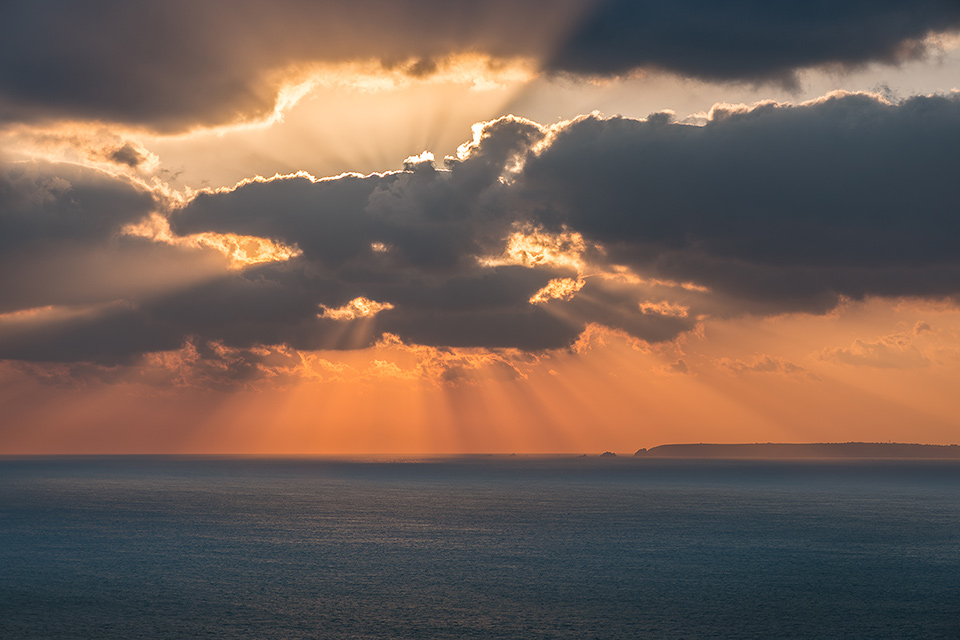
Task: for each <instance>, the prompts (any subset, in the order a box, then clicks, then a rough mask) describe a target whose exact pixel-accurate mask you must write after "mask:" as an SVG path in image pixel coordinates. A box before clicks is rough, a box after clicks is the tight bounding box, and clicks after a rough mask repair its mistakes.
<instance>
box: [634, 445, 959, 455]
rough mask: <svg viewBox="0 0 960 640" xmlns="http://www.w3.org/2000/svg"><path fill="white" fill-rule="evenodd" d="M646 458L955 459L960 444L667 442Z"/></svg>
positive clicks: (647, 452) (647, 451)
mask: <svg viewBox="0 0 960 640" xmlns="http://www.w3.org/2000/svg"><path fill="white" fill-rule="evenodd" d="M635 455H637V456H641V457H646V458H780V459H784V458H905V459H917V458H921V459H922V458H926V459H931V458H941V459H942V458H955V459H960V446H957V445H955V444H951V445H937V444H901V443H890V442H817V443H810V444H788V443H770V442H768V443H766V444H759V443H758V444H663V445H660V446H659V447H653V448H651V449H640V450H639V451H637V453H636V454H635Z"/></svg>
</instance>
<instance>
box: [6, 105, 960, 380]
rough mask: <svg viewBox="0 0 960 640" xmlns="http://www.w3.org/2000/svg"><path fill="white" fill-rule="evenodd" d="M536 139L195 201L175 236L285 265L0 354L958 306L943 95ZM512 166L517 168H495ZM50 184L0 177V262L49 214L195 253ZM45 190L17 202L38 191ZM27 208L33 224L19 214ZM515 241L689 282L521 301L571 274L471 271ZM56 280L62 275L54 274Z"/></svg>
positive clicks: (590, 284)
mask: <svg viewBox="0 0 960 640" xmlns="http://www.w3.org/2000/svg"><path fill="white" fill-rule="evenodd" d="M544 136H545V133H544V131H543V130H542V129H541V128H539V127H538V126H536V125H534V124H532V123H529V122H525V121H521V120H516V119H511V118H503V119H500V120H498V121H495V122H493V123H491V124H488V125H487V127H486V129H485V132H484V136H483V138H482V140H481V143H480V145H479V147H477V148H475V149H474V150H473V152H472V153H471V154H470V155H469V156H468V157H467V158H466V159H465V160H462V161H450V162H448V165H447V167H446V168H445V169H442V170H441V169H437V168H435V167H434V166H432V165H431V164H429V163H420V164H415V165H410V166H408V168H407V170H405V171H403V172H398V173H390V174H383V175H376V174H374V175H371V176H366V177H360V176H344V177H340V178H335V179H327V180H321V181H317V182H314V181H311V180H308V179H306V178H285V179H275V180H272V181H267V182H253V183H249V184H246V185H243V186H240V187H238V188H236V189H235V190H232V191H228V192H219V193H213V192H211V193H202V194H200V195H198V196H197V197H196V198H195V199H194V200H193V201H191V202H190V203H189V204H188V205H187V206H185V207H183V208H182V209H177V210H174V211H172V212H171V213H170V221H171V225H172V228H173V230H174V231H175V232H176V233H179V234H183V235H188V234H192V233H198V232H219V233H236V234H242V235H256V236H262V237H267V238H271V239H273V240H275V241H280V242H284V243H287V244H291V245H292V244H296V245H297V246H299V247H300V249H301V250H302V251H303V253H302V255H301V256H299V257H297V258H294V259H292V260H289V261H287V262H282V263H271V264H264V265H260V266H257V267H250V268H247V269H245V270H243V271H240V272H230V273H226V274H225V273H223V272H222V271H221V272H220V273H219V275H216V276H215V277H214V276H211V277H208V278H205V279H202V280H201V281H198V282H193V283H186V284H184V285H182V286H177V287H168V288H167V289H165V290H159V289H155V288H154V289H151V288H148V289H145V290H142V291H136V290H133V291H132V292H130V291H128V292H126V293H124V292H123V291H124V290H123V289H122V288H121V289H116V288H114V289H110V288H109V287H106V289H107V290H109V291H113V292H114V294H113V295H119V296H120V298H121V300H120V301H119V302H117V301H116V300H114V301H113V302H112V303H111V304H106V306H103V307H102V309H101V310H100V311H98V312H96V313H89V314H84V315H81V316H77V317H70V318H61V319H59V320H56V321H53V320H51V321H49V322H45V323H39V322H38V323H20V324H18V325H16V326H12V327H11V326H7V327H6V328H0V357H3V358H14V359H23V360H76V361H83V360H95V361H100V362H126V361H133V360H135V359H136V358H137V357H138V356H139V355H140V354H142V353H145V352H150V351H158V350H166V349H174V348H177V347H178V346H180V345H181V344H183V343H184V341H186V340H187V339H191V340H193V341H194V343H195V344H204V343H206V342H209V341H219V342H222V343H224V344H226V345H228V346H233V347H240V348H245V347H252V346H255V345H258V344H286V345H289V346H291V347H295V348H298V349H318V348H331V349H353V348H360V347H364V346H368V345H369V344H371V343H372V342H373V341H375V340H376V339H377V338H378V336H380V335H381V334H382V333H383V332H390V333H394V334H396V335H398V336H399V337H400V338H401V339H403V340H405V341H407V342H412V343H418V344H427V345H435V346H439V347H454V346H459V347H489V348H498V347H516V348H520V349H525V350H540V349H547V348H557V347H563V346H565V345H569V344H570V343H571V342H572V341H573V340H575V339H576V337H577V336H578V335H579V333H580V332H581V331H582V330H583V328H584V327H585V326H586V324H587V323H590V322H595V323H600V324H603V325H606V326H609V327H612V328H616V329H619V330H622V331H625V332H626V333H628V334H630V335H632V336H635V337H637V338H641V339H644V340H649V341H652V342H656V341H663V340H670V339H672V338H674V337H676V336H677V335H679V334H680V333H681V332H683V331H685V330H688V329H690V328H691V327H692V325H693V322H694V319H695V318H696V317H697V315H698V314H709V315H714V316H726V317H730V316H736V315H739V314H743V313H754V314H781V313H786V312H793V311H804V312H813V313H817V312H824V311H826V310H829V309H831V308H833V307H834V306H835V305H836V304H837V302H838V301H839V300H840V299H841V296H847V297H852V298H861V297H864V296H891V297H893V296H924V297H934V298H940V297H949V296H956V295H957V294H960V251H958V248H960V247H958V242H960V211H958V209H957V202H958V201H960V199H958V196H960V193H958V190H960V187H958V186H957V181H956V170H957V168H958V167H960V148H958V147H957V145H956V144H955V141H956V140H958V139H960V97H957V96H949V97H917V98H912V99H910V100H907V101H905V102H904V103H902V104H899V105H891V104H887V103H885V102H882V101H879V100H877V99H875V98H872V97H869V96H865V95H846V96H835V97H831V98H828V99H824V100H821V101H819V102H816V103H810V104H807V105H802V106H776V105H766V106H759V107H756V108H753V109H750V110H745V111H737V110H731V111H720V110H718V111H717V112H716V113H715V114H714V117H713V119H712V120H711V121H710V122H708V123H707V124H706V125H705V126H702V127H695V126H690V125H682V124H675V123H669V122H667V121H666V120H665V119H664V118H662V117H655V118H651V119H650V120H649V121H637V120H629V119H623V118H613V119H607V120H604V119H599V118H596V117H585V118H582V119H580V120H577V121H574V122H571V123H569V124H567V125H565V126H563V127H561V128H560V129H559V130H558V131H556V132H555V134H554V135H553V137H552V138H550V139H549V140H547V143H546V144H544V145H543V146H542V148H541V149H540V150H539V151H537V152H536V153H534V152H533V151H531V149H532V148H533V147H534V146H535V145H537V144H538V143H543V142H544ZM518 158H519V159H521V160H524V163H523V168H522V170H520V171H519V172H511V171H510V170H509V169H508V168H509V167H513V166H514V165H515V163H516V161H517V159H518ZM18 170H19V169H18ZM61 171H62V172H63V175H66V176H68V177H70V178H71V179H72V180H73V183H71V184H70V188H67V187H65V186H64V184H60V183H57V182H56V180H57V179H61V180H64V183H65V182H66V180H65V179H64V178H62V177H59V176H58V175H57V173H58V172H61ZM70 171H74V170H72V169H71V170H69V171H67V170H65V169H64V168H62V167H55V166H48V167H45V168H41V170H39V172H38V173H37V175H36V176H33V177H32V178H30V179H25V178H24V177H23V176H24V175H26V174H24V173H23V172H22V171H21V172H20V173H19V174H16V171H14V172H13V173H11V172H10V171H8V172H7V174H6V175H7V176H8V177H7V178H6V179H5V181H3V182H0V186H2V188H3V189H5V192H4V193H5V195H6V197H5V198H4V199H3V201H2V203H3V204H2V205H0V227H2V228H3V229H4V230H5V231H6V233H5V234H4V236H3V237H4V241H5V244H4V245H3V247H2V249H3V253H0V259H3V260H6V261H7V262H6V264H7V265H11V266H15V265H16V264H18V263H17V261H16V260H18V259H24V258H25V257H26V256H29V255H31V254H33V253H39V254H40V255H48V256H50V257H51V258H53V257H55V254H56V248H57V247H59V246H61V243H62V242H65V240H63V239H62V238H60V236H61V235H62V230H61V227H60V224H61V223H62V224H70V225H74V227H72V231H71V234H70V235H71V238H73V239H72V240H70V241H71V242H72V243H74V245H77V246H89V247H103V246H105V245H107V244H110V243H112V246H114V247H115V251H116V252H124V251H133V250H134V249H136V248H137V247H141V248H142V249H143V251H144V255H145V256H147V257H145V258H144V259H145V260H148V261H154V262H155V263H156V264H162V265H164V266H163V268H167V266H169V264H171V263H176V262H177V261H178V259H181V258H180V257H181V256H182V260H186V261H189V260H194V261H197V264H200V263H201V261H200V258H198V257H197V254H198V252H199V250H188V249H176V248H173V247H160V246H158V245H152V244H147V241H146V240H144V239H141V238H118V237H117V235H116V234H117V232H118V231H119V229H120V227H121V226H122V225H123V224H125V223H126V222H129V221H131V220H135V219H138V218H139V217H141V216H142V215H143V214H144V213H145V212H146V211H149V210H150V209H151V208H152V207H153V206H157V205H153V204H151V203H152V200H150V198H149V196H148V195H147V194H144V193H142V192H139V191H138V190H137V189H135V188H134V187H131V186H124V185H122V184H120V183H119V182H118V183H116V184H113V183H111V182H110V179H108V178H107V177H104V176H100V175H99V174H96V175H97V176H99V177H96V178H93V177H90V176H86V177H85V176H82V175H76V174H70ZM13 174H16V175H17V176H19V178H16V176H15V178H16V179H14V178H10V177H9V176H10V175H13ZM54 183H55V184H58V187H57V188H56V189H54V188H51V187H47V188H46V190H45V191H43V190H41V195H42V197H38V196H37V193H36V192H37V189H38V186H37V185H41V186H42V185H49V184H54ZM31 198H32V199H31ZM31 202H33V203H34V204H33V205H31V204H30V203H31ZM9 203H16V204H14V205H10V204H9ZM31 206H33V207H35V209H31V208H30V207H31ZM34 210H35V211H36V212H38V213H42V215H37V216H35V220H34V221H33V222H30V223H27V222H25V220H27V219H33V217H31V215H30V212H31V211H34ZM44 220H46V221H44ZM535 227H540V228H542V229H543V230H545V231H548V232H549V231H552V232H562V231H564V230H566V231H576V232H579V233H581V234H583V236H584V237H585V238H586V240H587V241H588V244H590V243H594V242H596V243H600V244H601V245H602V246H603V247H604V248H605V249H606V252H605V253H603V252H600V251H598V250H591V251H589V252H588V256H587V257H588V259H589V261H590V263H591V264H590V266H589V267H588V269H587V271H588V273H592V272H597V271H602V270H610V269H612V267H613V265H617V264H620V265H628V266H630V267H631V268H632V269H633V270H635V271H636V272H637V273H638V274H640V275H641V276H643V277H645V278H656V279H661V280H673V281H677V282H685V281H692V282H695V283H697V284H700V285H704V286H706V287H708V288H709V290H710V292H709V293H702V292H697V291H688V290H683V289H680V288H663V287H661V288H655V287H651V286H648V285H647V286H645V285H639V286H638V285H633V284H630V283H628V282H623V281H617V280H613V279H603V278H601V277H599V276H591V277H588V278H587V279H586V284H585V285H584V287H583V288H582V289H581V290H580V291H579V292H578V293H577V294H576V295H575V296H574V297H573V298H572V299H570V300H565V301H564V300H551V301H549V302H548V303H546V304H544V305H532V304H530V303H529V299H530V297H531V296H533V295H534V294H535V293H536V292H537V291H538V290H539V289H540V288H541V287H543V286H545V285H546V284H547V282H548V281H549V280H550V279H553V278H558V277H574V276H575V275H576V274H575V272H574V271H573V270H571V269H570V268H564V267H560V266H548V265H541V266H538V267H536V268H528V267H526V266H522V265H503V266H499V267H491V266H483V265H482V264H481V262H480V260H479V259H480V258H483V257H487V256H497V255H500V254H501V253H502V251H503V248H504V241H505V238H506V237H507V236H508V235H509V234H510V233H512V232H513V231H515V230H517V229H520V228H535ZM58 238H59V239H58ZM138 243H139V244H138ZM372 245H373V246H372ZM381 245H382V247H381ZM51 247H53V249H51ZM148 248H151V250H152V251H154V252H155V253H151V252H150V251H148V250H147V249H148ZM382 248H385V249H386V250H385V251H384V250H378V249H382ZM44 252H46V253H44ZM168 254H171V255H168ZM158 269H160V267H158ZM63 272H64V273H65V274H66V275H65V276H64V277H65V278H66V281H67V282H68V283H69V282H70V279H69V265H65V266H64V270H63ZM11 274H12V275H11ZM101 277H106V276H105V275H103V276H101ZM49 280H50V278H49V277H37V276H35V275H33V274H32V273H30V272H29V270H27V271H22V272H20V273H19V274H18V273H17V272H15V271H10V272H5V273H4V277H3V278H2V279H0V285H2V286H3V287H4V294H3V299H4V302H5V305H6V306H5V308H6V309H8V310H15V309H18V308H25V307H28V306H42V305H49V304H68V303H69V304H83V303H84V302H86V303H101V304H105V303H106V302H108V301H109V296H107V295H106V294H105V293H104V292H103V291H98V292H88V293H83V292H84V291H85V290H84V289H83V288H82V287H71V286H65V285H63V283H52V282H49ZM88 286H89V284H88ZM94 289H96V288H95V287H94ZM117 291H120V293H119V294H117V293H116V292H117ZM68 293H70V294H72V295H73V297H72V298H70V299H69V300H65V299H64V296H66V295H68ZM45 296H46V297H45ZM58 296H59V297H58ZM84 296H86V298H85V297H84ZM97 296H99V297H97ZM360 296H363V297H366V298H369V299H372V300H375V301H378V302H384V303H390V304H392V305H393V307H394V308H392V309H386V310H383V311H381V312H380V313H379V314H377V315H376V316H375V317H372V318H363V319H358V320H354V321H350V322H344V321H337V320H333V319H330V318H324V317H320V316H318V313H319V312H320V310H321V307H320V305H323V306H325V307H327V308H337V307H339V306H341V305H344V304H345V303H347V302H349V301H350V300H353V299H354V298H357V297H360ZM659 302H669V303H672V304H674V305H679V306H677V307H674V309H680V307H681V306H682V307H689V314H687V315H686V316H684V315H683V314H682V313H669V312H668V313H664V314H662V315H661V314H657V313H655V312H654V313H651V312H649V310H648V313H643V312H642V310H641V307H640V305H641V303H659ZM668 311H669V310H668Z"/></svg>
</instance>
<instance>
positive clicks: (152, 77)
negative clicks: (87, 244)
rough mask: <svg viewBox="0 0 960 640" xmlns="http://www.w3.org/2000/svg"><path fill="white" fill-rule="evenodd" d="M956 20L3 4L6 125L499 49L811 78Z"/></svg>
mask: <svg viewBox="0 0 960 640" xmlns="http://www.w3.org/2000/svg"><path fill="white" fill-rule="evenodd" d="M958 26H960V8H958V7H957V5H956V3H955V2H951V1H950V0H922V1H918V2H912V3H909V5H908V4H905V3H903V2H900V1H894V0H875V1H873V2H867V1H865V0H848V1H846V2H834V3H819V4H812V3H809V2H800V1H799V0H796V1H793V2H788V3H769V2H761V1H760V0H752V1H747V2H736V3H718V2H712V1H707V0H685V1H680V2H670V3H664V2H653V1H652V0H651V1H645V2H644V1H637V0H601V1H599V2H597V1H594V0H562V1H560V2H557V1H555V0H528V1H527V2H523V3H515V2H506V1H505V0H486V1H484V2H467V1H465V0H442V1H441V0H421V1H418V2H414V3H398V2H390V1H388V0H357V1H355V2H351V3H343V2H333V1H332V0H325V1H312V2H307V1H305V0H276V1H273V2H269V3H267V2H263V1H262V0H237V1H235V2H231V3H230V5H229V7H227V6H225V5H223V4H220V3H196V2H189V1H187V0H164V1H162V2H161V1H159V0H153V1H151V2H145V3H144V2H140V3H133V4H131V3H129V2H122V1H120V0H104V1H102V2H99V3H98V4H97V9H96V10H90V9H89V8H88V7H85V6H80V5H78V4H76V3H74V2H68V1H67V0H48V1H47V2H43V3H14V4H11V3H4V4H3V5H2V7H0V56H2V57H3V59H5V60H16V61H17V64H8V65H4V66H3V68H2V69H0V122H43V121H51V120H72V121H77V120H84V121H106V122H115V123H125V124H129V125H136V126H146V127H149V128H152V129H155V130H159V131H168V132H169V131H184V130H189V129H191V128H194V127H197V126H217V125H222V124H227V123H237V122H251V121H256V120H262V119H266V118H269V117H271V116H272V115H274V114H275V112H276V110H277V109H278V108H281V109H282V107H283V106H284V105H289V104H290V103H292V102H295V101H296V99H297V97H298V96H301V95H302V93H303V92H304V91H308V90H309V88H310V87H311V86H313V85H314V84H315V83H316V82H318V81H319V80H318V79H317V78H322V76H320V75H317V74H316V73H314V71H316V70H317V69H322V70H323V71H324V72H325V74H324V76H323V77H329V76H330V75H331V69H335V68H336V65H348V66H349V65H356V64H360V63H363V64H369V63H370V62H371V61H372V62H373V63H374V66H375V67H376V66H379V68H380V69H382V70H383V71H384V72H390V73H396V72H397V71H399V72H401V73H403V74H405V75H406V76H407V77H410V78H413V79H416V78H427V79H429V78H430V77H431V76H432V75H434V74H437V73H443V72H444V69H445V66H444V61H445V60H448V59H450V57H451V56H457V55H461V54H468V53H469V54H476V55H480V56H486V57H487V59H488V63H487V67H489V69H490V71H491V73H490V74H489V75H492V76H495V75H496V74H495V73H493V71H495V70H496V67H497V66H498V65H501V66H502V65H503V64H504V62H505V61H510V60H515V59H524V60H528V59H530V60H533V61H535V62H537V63H539V64H540V66H541V67H543V68H544V70H545V71H546V72H548V73H563V74H573V75H586V76H594V75H622V74H627V73H631V72H633V71H635V70H638V69H642V70H663V71H667V72H670V73H675V74H679V75H682V76H686V77H693V78H699V79H703V80H714V81H729V80H733V81H747V82H758V81H770V80H772V81H776V82H780V83H784V84H790V83H792V82H795V73H796V71H797V70H798V69H806V68H810V67H817V66H823V65H840V66H847V67H849V66H853V65H863V64H866V63H868V62H881V63H888V64H896V63H899V62H901V61H903V60H907V59H911V58H916V57H920V56H922V55H923V54H924V53H925V51H926V50H927V49H928V48H929V46H930V45H929V44H927V42H928V40H927V39H926V38H927V36H928V35H929V34H936V33H941V32H951V31H956V30H957V28H958ZM94 41H95V42H94ZM351 68H352V67H351ZM333 75H336V74H335V73H334V74H333ZM476 80H477V81H478V82H480V83H481V84H482V83H489V82H490V80H488V79H486V78H484V77H478V78H477V79H476ZM494 82H495V80H494ZM123 158H124V161H125V162H127V163H129V162H133V161H135V160H136V158H135V157H134V156H133V155H131V154H124V155H123Z"/></svg>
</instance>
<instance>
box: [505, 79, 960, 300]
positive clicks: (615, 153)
mask: <svg viewBox="0 0 960 640" xmlns="http://www.w3.org/2000/svg"><path fill="white" fill-rule="evenodd" d="M958 136H960V96H957V95H951V96H934V97H916V98H912V99H910V100H907V101H905V102H904V103H902V104H900V105H891V104H888V103H885V102H882V101H880V100H878V99H875V98H873V97H870V96H866V95H837V96H834V97H830V98H828V99H823V100H821V101H818V102H816V103H811V104H807V105H803V106H778V105H774V104H769V105H763V106H759V107H756V108H753V109H748V110H738V109H730V110H727V111H724V110H717V111H716V112H715V113H714V115H713V119H712V120H711V121H710V122H708V123H707V124H706V125H705V126H703V127H695V126H685V125H679V124H664V123H663V122H662V120H660V119H655V120H654V121H651V122H642V121H636V120H628V119H622V118H614V119H609V120H602V119H599V118H594V117H589V118H585V119H582V120H580V121H578V122H575V123H574V124H572V125H570V126H568V127H566V128H565V129H563V130H562V131H561V132H560V133H559V134H558V135H557V136H556V138H555V139H554V140H553V141H552V143H551V144H550V145H549V146H548V147H547V148H546V149H545V150H544V152H543V153H541V154H540V155H538V156H536V157H532V158H531V159H530V160H529V161H528V162H527V164H526V166H525V169H524V174H523V188H524V189H525V191H526V200H527V201H528V205H527V206H528V207H530V208H531V210H535V211H536V214H535V215H536V216H537V217H538V218H539V219H541V220H543V221H545V222H547V223H549V224H553V225H560V224H561V223H563V224H567V225H569V226H570V227H572V228H574V229H576V230H578V231H580V232H582V233H583V234H584V235H585V236H587V237H588V238H591V239H594V240H597V241H599V242H601V243H604V244H605V245H606V246H607V248H608V250H609V252H610V254H609V255H610V259H611V260H612V261H614V262H623V263H626V264H630V265H633V266H634V267H636V268H638V269H640V270H641V271H643V272H648V273H649V272H654V273H656V274H658V275H659V276H660V277H665V278H671V279H676V280H681V281H683V280H694V281H696V282H699V283H701V284H705V285H707V286H709V287H710V288H711V289H713V290H714V291H715V293H717V294H719V295H722V296H730V297H731V299H732V300H733V301H736V300H740V301H741V302H743V303H748V304H749V305H753V306H754V307H755V308H756V310H757V311H758V312H769V313H776V312H778V311H780V312H782V311H789V310H812V311H823V310H826V309H829V308H831V307H832V306H833V305H834V304H835V302H836V297H837V296H838V295H847V296H852V297H856V298H860V297H863V296H866V295H881V296H898V295H922V296H944V295H950V294H956V293H958V292H960V260H958V255H960V254H958V242H960V212H958V209H957V202H958V196H960V187H958V186H957V185H958V183H957V180H956V172H957V169H958V167H960V147H958V146H957V145H956V144H954V141H955V140H956V139H958Z"/></svg>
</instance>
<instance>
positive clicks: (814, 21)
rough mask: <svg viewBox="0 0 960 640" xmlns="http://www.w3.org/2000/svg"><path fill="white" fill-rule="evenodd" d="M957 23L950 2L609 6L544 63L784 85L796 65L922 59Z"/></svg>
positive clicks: (623, 0)
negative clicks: (934, 39)
mask: <svg viewBox="0 0 960 640" xmlns="http://www.w3.org/2000/svg"><path fill="white" fill-rule="evenodd" d="M958 26H960V4H958V3H956V2H953V1H952V0H919V1H917V2H903V1H901V0H847V1H844V2H811V1H810V0H788V1H785V2H766V1H764V0H747V1H738V2H709V1H703V0H675V1H673V2H636V1H635V0H610V1H608V2H602V3H599V5H598V6H597V8H596V9H595V10H594V11H593V12H592V13H591V14H590V15H589V17H588V18H587V19H585V20H583V21H581V22H580V23H579V24H578V25H577V27H576V28H575V30H574V32H573V33H572V35H571V36H570V37H569V38H568V39H567V40H566V41H565V42H564V45H563V46H562V47H561V48H560V49H559V51H558V52H557V53H556V55H555V56H554V57H552V58H551V59H550V62H549V67H550V68H553V69H556V70H559V71H566V72H572V73H587V74H591V73H599V74H622V73H626V72H629V71H631V70H632V69H637V68H653V69H661V70H665V71H670V72H673V73H677V74H679V75H682V76H686V77H693V78H700V79H704V80H720V81H727V80H747V81H768V80H774V81H778V82H781V83H784V84H788V85H790V84H794V83H795V82H796V79H795V72H796V70H798V69H804V68H809V67H816V66H821V65H828V64H837V65H843V66H854V65H862V64H865V63H868V62H874V61H877V62H884V63H893V64H895V63H898V62H901V61H903V60H906V59H910V58H914V57H918V56H921V55H923V54H924V53H925V48H924V45H923V42H922V41H923V39H924V38H925V36H927V35H928V34H929V33H930V32H938V31H950V30H955V29H957V28H958Z"/></svg>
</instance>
